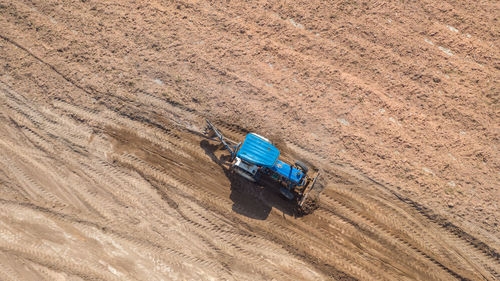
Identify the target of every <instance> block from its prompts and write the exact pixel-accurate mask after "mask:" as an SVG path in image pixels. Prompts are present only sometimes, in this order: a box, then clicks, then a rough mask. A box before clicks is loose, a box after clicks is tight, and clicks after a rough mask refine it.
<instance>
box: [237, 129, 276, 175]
mask: <svg viewBox="0 0 500 281" xmlns="http://www.w3.org/2000/svg"><path fill="white" fill-rule="evenodd" d="M236 156H237V157H239V158H241V159H242V160H244V161H246V162H249V163H251V164H254V165H257V166H260V167H267V168H270V167H272V166H273V165H274V163H276V160H278V157H279V156H280V151H279V150H278V149H277V148H276V147H275V146H274V145H272V144H271V143H269V142H268V141H267V140H265V139H264V138H262V137H260V136H258V135H256V134H252V133H250V134H248V135H247V136H246V137H245V140H244V141H243V144H242V145H241V147H240V149H239V150H238V153H237V154H236Z"/></svg>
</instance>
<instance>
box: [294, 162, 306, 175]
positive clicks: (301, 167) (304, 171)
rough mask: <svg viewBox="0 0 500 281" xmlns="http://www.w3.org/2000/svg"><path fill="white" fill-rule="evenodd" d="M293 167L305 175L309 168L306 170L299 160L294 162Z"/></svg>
mask: <svg viewBox="0 0 500 281" xmlns="http://www.w3.org/2000/svg"><path fill="white" fill-rule="evenodd" d="M295 166H296V167H298V168H299V169H300V170H302V172H303V173H304V174H307V172H309V168H307V166H306V164H304V163H303V162H302V161H300V160H297V161H295Z"/></svg>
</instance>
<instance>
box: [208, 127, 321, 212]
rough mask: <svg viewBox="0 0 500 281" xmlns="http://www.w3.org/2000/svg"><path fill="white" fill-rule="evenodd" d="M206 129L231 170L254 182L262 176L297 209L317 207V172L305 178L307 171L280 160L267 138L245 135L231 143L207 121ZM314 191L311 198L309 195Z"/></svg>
mask: <svg viewBox="0 0 500 281" xmlns="http://www.w3.org/2000/svg"><path fill="white" fill-rule="evenodd" d="M206 121H207V129H208V131H211V132H213V133H215V136H216V137H217V138H218V140H219V141H220V142H221V143H222V144H223V145H224V146H225V148H226V149H227V150H228V151H229V152H230V153H231V170H232V171H233V172H235V173H236V174H238V175H240V176H242V177H243V178H245V179H247V180H249V181H252V182H257V181H259V179H260V178H261V177H262V176H267V177H269V178H271V179H273V180H274V181H275V182H277V183H279V185H280V193H281V194H282V195H283V196H284V197H285V198H287V199H288V200H295V201H296V202H297V207H298V210H300V211H301V212H302V213H309V212H311V211H313V210H314V209H315V208H316V207H317V196H318V195H319V192H321V190H322V186H321V185H320V184H319V183H318V182H317V180H318V177H319V172H317V173H316V175H315V176H314V177H311V176H309V174H308V173H309V169H308V168H307V166H306V165H305V164H304V163H303V162H301V161H296V162H295V164H294V165H290V164H288V163H286V162H284V161H282V160H280V159H278V158H279V155H280V151H279V150H278V149H277V148H276V147H275V146H274V145H273V144H272V142H271V141H269V140H268V139H267V138H265V137H263V136H260V135H258V134H255V133H249V134H247V135H246V137H245V139H244V140H243V142H235V141H231V140H229V139H228V138H226V137H224V136H223V135H222V133H221V132H220V131H219V130H218V129H217V128H216V127H215V126H214V125H213V124H212V123H211V122H210V121H209V120H206ZM313 190H315V191H316V192H314V198H313V196H309V195H310V194H311V191H313Z"/></svg>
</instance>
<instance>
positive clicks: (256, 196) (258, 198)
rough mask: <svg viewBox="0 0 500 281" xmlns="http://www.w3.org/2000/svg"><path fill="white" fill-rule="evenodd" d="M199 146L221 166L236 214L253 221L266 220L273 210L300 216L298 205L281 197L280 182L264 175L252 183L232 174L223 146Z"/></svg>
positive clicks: (205, 144) (208, 143)
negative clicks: (228, 185)
mask: <svg viewBox="0 0 500 281" xmlns="http://www.w3.org/2000/svg"><path fill="white" fill-rule="evenodd" d="M200 147H201V148H202V149H203V150H204V151H205V153H206V154H207V155H208V156H209V157H210V158H211V159H212V160H213V161H214V162H215V163H216V164H217V165H219V166H220V167H221V169H222V170H223V171H224V174H225V175H226V177H227V178H228V180H229V182H230V183H231V186H230V188H231V194H230V196H229V198H230V199H231V201H232V202H233V206H232V210H233V211H234V212H236V213H238V214H241V215H244V216H246V217H249V218H252V219H258V220H265V219H267V217H268V216H269V214H270V212H271V210H272V208H273V207H274V208H276V209H278V210H279V211H281V212H282V213H283V214H284V215H285V214H286V215H289V216H297V212H296V206H295V203H294V202H292V201H288V200H287V199H285V198H284V197H283V196H282V195H281V194H280V192H279V186H278V184H277V183H275V182H273V181H272V180H271V179H269V178H267V177H265V176H263V177H262V178H261V180H259V182H256V183H255V182H250V181H248V180H246V179H244V178H242V177H241V176H239V175H238V174H236V173H233V172H232V171H231V169H230V165H231V163H230V162H231V156H230V155H229V154H228V152H226V151H225V149H224V146H223V145H220V144H212V143H210V142H209V141H208V140H202V141H201V142H200ZM217 155H220V156H219V157H218V156H217Z"/></svg>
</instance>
